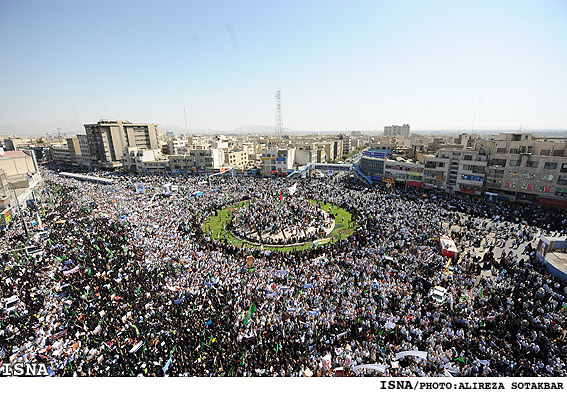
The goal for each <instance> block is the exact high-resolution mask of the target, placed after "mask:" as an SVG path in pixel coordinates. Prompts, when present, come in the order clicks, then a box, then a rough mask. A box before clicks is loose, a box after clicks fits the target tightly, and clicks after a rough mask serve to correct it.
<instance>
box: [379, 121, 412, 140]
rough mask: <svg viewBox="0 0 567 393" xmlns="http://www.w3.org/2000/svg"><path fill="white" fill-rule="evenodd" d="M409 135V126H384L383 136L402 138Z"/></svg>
mask: <svg viewBox="0 0 567 393" xmlns="http://www.w3.org/2000/svg"><path fill="white" fill-rule="evenodd" d="M409 134H410V125H409V124H404V125H402V126H396V125H394V126H384V136H397V135H400V136H403V137H406V138H407V137H408V136H409Z"/></svg>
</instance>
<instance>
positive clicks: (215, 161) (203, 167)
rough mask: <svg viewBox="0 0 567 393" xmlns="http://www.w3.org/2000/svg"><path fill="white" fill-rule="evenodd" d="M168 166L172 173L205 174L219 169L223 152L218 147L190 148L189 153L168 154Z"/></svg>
mask: <svg viewBox="0 0 567 393" xmlns="http://www.w3.org/2000/svg"><path fill="white" fill-rule="evenodd" d="M168 158H169V167H170V169H171V172H172V173H174V174H179V173H193V174H205V173H212V172H215V171H218V170H220V169H221V168H222V167H223V165H224V154H223V153H222V151H221V150H219V149H192V150H190V151H189V154H183V155H170V156H169V157H168Z"/></svg>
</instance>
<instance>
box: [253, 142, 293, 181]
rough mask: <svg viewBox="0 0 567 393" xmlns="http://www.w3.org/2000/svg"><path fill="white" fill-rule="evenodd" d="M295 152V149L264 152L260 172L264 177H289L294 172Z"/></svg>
mask: <svg viewBox="0 0 567 393" xmlns="http://www.w3.org/2000/svg"><path fill="white" fill-rule="evenodd" d="M295 152H296V149H295V148H289V149H270V150H262V164H261V167H260V172H261V173H262V174H263V175H274V176H276V175H277V176H284V175H287V174H288V173H289V172H291V171H293V164H294V162H295Z"/></svg>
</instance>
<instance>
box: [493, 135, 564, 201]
mask: <svg viewBox="0 0 567 393" xmlns="http://www.w3.org/2000/svg"><path fill="white" fill-rule="evenodd" d="M486 191H488V192H490V193H493V194H496V196H497V199H501V200H509V201H519V202H531V203H537V204H539V205H543V206H555V207H567V140H565V138H556V139H554V138H547V139H545V138H544V139H536V138H534V137H533V135H531V134H527V133H501V134H500V135H499V136H498V137H497V138H496V139H495V140H494V141H493V146H492V154H491V157H490V165H489V167H488V174H487V181H486Z"/></svg>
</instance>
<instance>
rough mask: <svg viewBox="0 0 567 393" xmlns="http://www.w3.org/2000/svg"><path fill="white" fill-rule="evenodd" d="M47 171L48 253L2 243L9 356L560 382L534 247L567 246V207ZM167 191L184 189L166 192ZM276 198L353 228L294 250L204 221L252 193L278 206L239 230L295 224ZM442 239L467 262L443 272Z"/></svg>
mask: <svg viewBox="0 0 567 393" xmlns="http://www.w3.org/2000/svg"><path fill="white" fill-rule="evenodd" d="M43 175H44V179H45V189H44V190H43V192H42V193H41V199H43V202H44V203H43V204H41V205H42V206H40V205H38V206H36V207H35V209H36V210H41V216H42V220H43V224H44V226H45V231H46V232H47V239H46V240H45V241H43V242H42V243H41V244H42V247H41V250H40V252H34V253H33V254H32V253H29V252H26V251H25V249H24V248H23V247H24V246H26V245H27V243H26V238H25V233H24V228H23V225H22V220H15V221H14V222H12V223H11V224H10V226H9V227H8V228H7V229H6V231H5V234H4V236H3V240H2V244H1V245H0V252H1V263H2V269H0V291H1V294H0V298H7V297H10V296H18V297H19V299H20V302H19V304H18V305H17V306H16V307H15V309H14V310H12V311H10V312H6V311H0V363H6V362H10V363H13V362H41V363H45V364H46V365H47V367H48V369H49V372H50V374H52V375H56V376H75V375H76V376H163V375H171V376H311V375H313V376H333V375H343V374H344V375H348V376H359V375H380V376H382V375H386V376H439V375H455V376H566V375H567V364H566V360H565V359H567V345H566V341H565V340H566V332H567V331H566V330H565V329H566V328H567V326H566V325H567V323H566V322H565V312H566V308H567V299H566V296H567V287H566V284H565V282H562V281H560V280H558V279H556V278H554V277H553V276H551V275H550V274H549V273H548V272H547V271H546V270H545V268H544V267H543V266H542V265H541V264H540V263H539V262H537V260H536V259H535V251H533V250H532V249H527V248H524V247H527V244H532V242H534V241H535V239H536V238H537V236H539V235H540V234H553V235H557V236H567V233H566V232H565V231H566V228H567V216H566V214H565V212H563V211H557V210H552V209H544V208H538V207H534V206H527V205H526V206H524V205H516V204H493V203H490V202H484V201H475V202H474V203H473V202H471V201H467V200H465V199H461V198H458V197H455V196H451V195H447V194H442V193H436V192H433V191H424V190H420V189H416V188H413V187H409V188H407V189H404V188H399V189H395V192H393V193H390V192H389V191H384V190H382V189H380V188H379V187H369V186H367V185H365V184H361V183H360V182H358V181H357V180H356V179H353V178H349V177H348V176H337V177H328V178H324V179H302V180H299V181H298V186H297V190H298V191H297V194H296V195H293V196H289V195H288V194H289V192H288V189H289V187H290V185H291V183H290V182H289V181H288V180H287V179H257V178H235V179H233V178H220V179H215V180H214V181H211V184H210V185H209V184H203V183H202V182H200V180H202V179H199V178H196V177H176V178H167V179H164V178H163V177H158V176H136V175H131V174H108V173H107V174H104V176H105V177H107V178H110V179H113V180H114V181H115V182H114V183H113V184H100V183H88V182H81V181H78V180H74V179H68V178H64V177H61V176H59V175H58V174H57V173H55V172H52V171H50V170H45V169H43ZM140 182H142V183H143V184H144V185H145V190H146V192H145V193H139V192H136V187H135V185H136V184H137V183H140ZM164 182H170V183H174V184H176V185H178V186H179V190H178V191H176V192H174V193H173V195H172V196H171V197H164V196H161V195H160V194H161V191H160V190H161V189H162V185H163V183H164ZM200 193H202V194H200ZM279 195H282V196H285V201H286V202H285V203H286V204H289V205H288V208H286V210H285V211H288V212H289V211H293V212H297V211H306V209H309V206H307V205H306V204H305V202H304V201H305V200H307V199H311V200H316V201H320V202H321V203H332V204H333V205H336V206H339V207H341V208H344V209H345V210H347V211H349V212H351V213H352V214H353V218H354V219H355V220H356V222H357V225H358V227H357V229H356V230H355V232H354V234H353V235H352V236H350V237H347V238H345V239H342V240H341V241H339V242H337V243H333V244H328V245H325V246H321V247H313V248H310V249H307V250H303V251H296V252H293V253H280V252H274V251H267V250H263V249H259V248H256V247H236V246H234V245H233V244H231V243H230V242H228V241H226V239H223V238H215V237H213V236H211V234H210V232H209V231H208V230H207V229H206V228H205V230H204V229H203V227H202V223H203V222H204V221H205V220H206V219H207V218H208V217H210V216H211V215H213V214H215V212H216V211H218V210H219V209H221V208H222V207H223V206H227V205H231V204H234V203H236V202H239V201H245V200H257V201H272V202H268V203H269V206H271V210H270V208H268V209H267V211H266V210H265V209H262V208H261V206H262V205H261V203H262V202H259V203H258V204H256V205H248V206H250V207H248V208H243V209H241V210H240V211H238V213H237V214H238V215H239V216H237V217H240V218H236V217H235V219H236V220H237V221H236V222H237V223H241V224H242V225H241V227H246V226H247V225H251V226H253V227H254V228H256V227H259V228H262V229H263V230H270V226H274V225H276V224H277V223H280V225H283V224H282V223H281V222H282V220H287V222H288V223H289V220H295V218H292V217H295V216H294V215H290V216H285V215H284V214H287V213H282V211H281V210H277V208H275V209H274V205H277V204H278V203H280V202H279ZM270 198H271V199H270ZM274 199H275V201H274ZM310 206H314V205H310ZM25 210H26V212H24V214H25V215H27V216H28V218H30V219H31V217H33V216H34V214H35V213H36V212H35V211H33V209H32V208H28V209H25ZM299 214H301V213H299ZM313 217H314V215H313V214H310V215H309V216H308V218H307V219H313ZM318 219H323V218H322V217H320V218H318ZM278 220H280V221H278ZM260 225H262V226H260ZM292 225H294V222H293V221H292ZM273 228H275V226H274V227H273ZM273 228H272V230H273ZM441 234H450V235H451V236H453V238H454V240H455V241H456V242H457V245H458V247H459V251H460V253H461V257H460V258H459V260H458V261H453V263H452V266H451V268H452V270H451V274H448V268H447V259H446V258H444V257H442V256H441V253H440V250H439V243H438V239H439V236H440V235H441ZM517 249H519V250H523V251H526V250H528V251H527V255H526V256H525V257H524V256H523V255H519V254H518V253H515V252H514V250H517ZM524 255H525V254H524ZM248 256H252V257H253V263H254V266H253V268H249V267H248V266H247V264H246V259H247V257H248ZM436 286H441V287H444V288H446V289H447V293H448V296H447V299H446V301H445V302H444V303H442V304H440V303H439V302H437V301H434V300H433V299H432V297H430V296H429V295H430V293H431V289H432V288H434V287H436ZM419 354H425V355H422V356H420V355H419ZM360 366H363V367H360ZM0 370H1V368H0Z"/></svg>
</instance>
